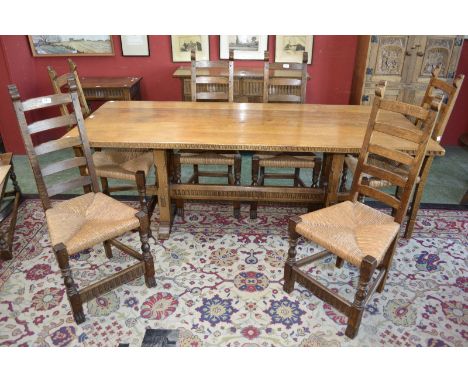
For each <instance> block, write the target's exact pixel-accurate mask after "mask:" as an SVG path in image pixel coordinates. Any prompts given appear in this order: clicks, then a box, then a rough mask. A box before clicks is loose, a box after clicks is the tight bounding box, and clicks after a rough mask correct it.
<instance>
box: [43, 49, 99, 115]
mask: <svg viewBox="0 0 468 382" xmlns="http://www.w3.org/2000/svg"><path fill="white" fill-rule="evenodd" d="M68 67H69V68H70V72H69V73H65V74H62V75H61V76H59V75H58V74H57V72H56V71H55V69H54V68H53V67H52V66H48V67H47V71H48V73H49V78H50V82H51V83H52V88H53V89H54V93H55V94H62V93H66V92H67V89H66V87H67V86H68V78H69V77H70V74H71V75H73V78H74V79H75V83H76V89H77V92H78V99H79V101H80V105H81V111H82V113H83V117H84V118H86V117H88V116H89V115H90V114H91V109H90V108H89V106H88V103H87V102H86V98H85V95H84V92H83V87H82V86H81V81H80V76H79V75H78V71H77V66H76V64H75V63H74V62H73V61H72V60H71V59H70V58H69V59H68ZM60 111H61V112H62V115H66V114H68V109H67V108H66V107H65V106H63V105H62V106H60Z"/></svg>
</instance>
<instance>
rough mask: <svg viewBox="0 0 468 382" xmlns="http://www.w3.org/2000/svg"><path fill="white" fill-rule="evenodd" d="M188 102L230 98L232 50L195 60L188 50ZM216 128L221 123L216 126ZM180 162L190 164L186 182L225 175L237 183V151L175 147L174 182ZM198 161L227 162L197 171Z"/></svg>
mask: <svg viewBox="0 0 468 382" xmlns="http://www.w3.org/2000/svg"><path fill="white" fill-rule="evenodd" d="M191 93H192V102H199V101H224V102H234V51H233V50H231V51H230V52H229V60H228V61H197V60H196V59H195V51H194V50H192V52H191ZM220 129H222V127H221V126H220ZM182 164H185V165H190V166H193V175H192V176H191V177H190V179H189V180H188V182H187V183H193V184H199V183H200V177H217V178H220V177H221V178H227V181H228V184H229V185H236V186H237V185H240V178H241V167H242V158H241V155H240V153H239V152H237V151H201V150H179V151H177V152H175V153H173V155H172V171H173V181H174V183H181V166H182ZM200 165H214V166H220V165H221V166H227V172H220V171H208V170H205V171H200V170H199V166H200ZM176 203H177V213H178V214H180V215H183V213H184V209H183V206H184V201H183V200H180V199H179V200H177V202H176ZM233 204H234V216H235V217H236V218H239V216H240V202H234V203H233Z"/></svg>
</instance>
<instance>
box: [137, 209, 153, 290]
mask: <svg viewBox="0 0 468 382" xmlns="http://www.w3.org/2000/svg"><path fill="white" fill-rule="evenodd" d="M135 216H136V217H137V218H138V220H139V221H140V229H139V233H140V241H141V252H142V254H143V261H144V263H145V283H146V286H147V287H148V288H152V287H155V286H156V280H155V278H154V274H155V271H154V261H153V256H152V255H151V251H150V245H149V243H148V236H149V232H150V230H149V224H148V215H147V214H146V213H145V212H144V211H139V212H138V213H137V214H136V215H135Z"/></svg>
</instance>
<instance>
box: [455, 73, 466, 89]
mask: <svg viewBox="0 0 468 382" xmlns="http://www.w3.org/2000/svg"><path fill="white" fill-rule="evenodd" d="M464 79H465V75H464V74H459V75H458V76H456V77H455V79H454V80H453V86H454V87H456V88H459V87H460V86H461V85H462V83H463V80H464Z"/></svg>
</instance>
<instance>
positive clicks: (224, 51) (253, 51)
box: [219, 35, 268, 60]
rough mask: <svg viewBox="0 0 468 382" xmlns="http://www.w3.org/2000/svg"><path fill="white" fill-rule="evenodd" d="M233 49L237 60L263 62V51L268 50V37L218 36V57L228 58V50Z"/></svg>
mask: <svg viewBox="0 0 468 382" xmlns="http://www.w3.org/2000/svg"><path fill="white" fill-rule="evenodd" d="M230 49H234V58H235V59H237V60H263V57H264V53H263V52H264V51H265V50H268V36H266V35H263V36H254V35H228V36H220V39H219V56H220V58H222V59H228V58H229V50H230Z"/></svg>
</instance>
